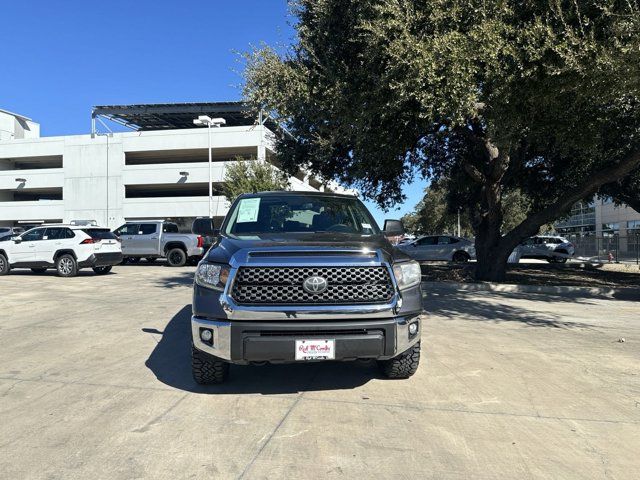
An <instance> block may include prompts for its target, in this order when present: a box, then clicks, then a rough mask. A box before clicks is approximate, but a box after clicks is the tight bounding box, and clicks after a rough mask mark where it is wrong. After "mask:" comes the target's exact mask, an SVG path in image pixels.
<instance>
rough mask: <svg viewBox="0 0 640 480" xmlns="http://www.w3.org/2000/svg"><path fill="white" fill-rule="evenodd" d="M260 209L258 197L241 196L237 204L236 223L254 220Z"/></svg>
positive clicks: (256, 218)
mask: <svg viewBox="0 0 640 480" xmlns="http://www.w3.org/2000/svg"><path fill="white" fill-rule="evenodd" d="M259 209H260V199H259V198H243V199H242V200H240V204H239V205H238V218H237V219H236V223H247V222H256V221H257V220H258V210H259Z"/></svg>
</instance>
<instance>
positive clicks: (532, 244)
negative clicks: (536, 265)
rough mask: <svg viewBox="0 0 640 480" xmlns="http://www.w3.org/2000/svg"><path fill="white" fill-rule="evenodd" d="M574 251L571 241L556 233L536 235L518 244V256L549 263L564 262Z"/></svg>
mask: <svg viewBox="0 0 640 480" xmlns="http://www.w3.org/2000/svg"><path fill="white" fill-rule="evenodd" d="M575 252H576V247H575V246H574V245H573V243H571V242H570V241H569V240H567V239H566V238H564V237H559V236H556V235H537V236H535V237H531V238H528V239H527V240H525V241H524V242H522V244H521V245H520V254H521V256H520V258H537V259H541V260H546V261H548V262H549V263H565V262H566V261H567V259H568V258H571V257H573V255H574V254H575Z"/></svg>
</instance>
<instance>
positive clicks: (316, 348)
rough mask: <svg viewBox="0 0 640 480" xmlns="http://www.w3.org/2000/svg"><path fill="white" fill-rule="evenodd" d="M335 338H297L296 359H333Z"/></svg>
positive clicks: (334, 356) (334, 355)
mask: <svg viewBox="0 0 640 480" xmlns="http://www.w3.org/2000/svg"><path fill="white" fill-rule="evenodd" d="M334 358H336V341H335V340H317V339H313V340H296V360H333V359H334Z"/></svg>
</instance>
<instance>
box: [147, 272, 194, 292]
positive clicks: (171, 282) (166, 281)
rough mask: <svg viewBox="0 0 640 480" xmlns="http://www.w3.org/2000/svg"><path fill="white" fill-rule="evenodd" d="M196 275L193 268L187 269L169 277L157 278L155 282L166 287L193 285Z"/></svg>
mask: <svg viewBox="0 0 640 480" xmlns="http://www.w3.org/2000/svg"><path fill="white" fill-rule="evenodd" d="M194 275H195V272H194V271H193V270H185V271H182V272H176V273H175V274H173V275H171V276H168V277H161V278H157V279H156V280H155V282H156V283H157V284H158V286H160V287H164V288H178V287H185V286H188V287H191V286H192V285H193V276H194Z"/></svg>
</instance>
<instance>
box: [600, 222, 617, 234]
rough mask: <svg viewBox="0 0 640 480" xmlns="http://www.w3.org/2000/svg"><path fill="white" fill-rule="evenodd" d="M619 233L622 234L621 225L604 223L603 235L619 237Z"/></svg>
mask: <svg viewBox="0 0 640 480" xmlns="http://www.w3.org/2000/svg"><path fill="white" fill-rule="evenodd" d="M618 233H620V224H619V223H603V224H602V234H603V235H617V234H618Z"/></svg>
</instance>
